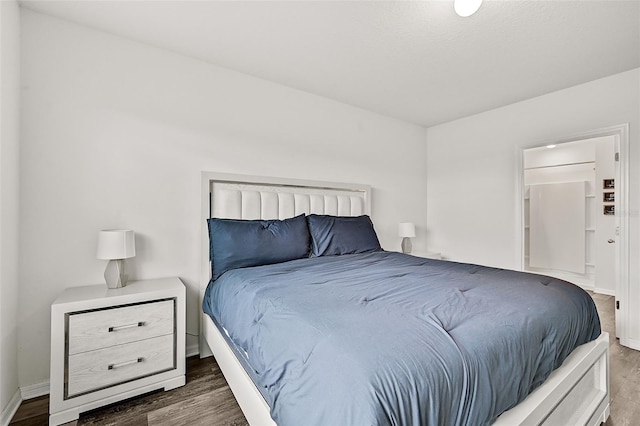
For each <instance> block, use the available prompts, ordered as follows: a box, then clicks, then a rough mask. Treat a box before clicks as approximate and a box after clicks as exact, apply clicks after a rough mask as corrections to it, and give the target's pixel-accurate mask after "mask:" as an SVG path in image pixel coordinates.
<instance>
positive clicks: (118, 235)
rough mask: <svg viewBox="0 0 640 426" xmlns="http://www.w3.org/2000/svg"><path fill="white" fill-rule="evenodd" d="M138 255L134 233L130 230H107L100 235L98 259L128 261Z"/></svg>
mask: <svg viewBox="0 0 640 426" xmlns="http://www.w3.org/2000/svg"><path fill="white" fill-rule="evenodd" d="M135 255H136V241H135V234H134V232H133V231H130V230H128V229H106V230H104V231H100V233H99V234H98V252H97V255H96V257H97V258H98V259H107V260H112V259H127V258H130V257H133V256H135Z"/></svg>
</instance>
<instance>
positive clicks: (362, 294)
mask: <svg viewBox="0 0 640 426" xmlns="http://www.w3.org/2000/svg"><path fill="white" fill-rule="evenodd" d="M203 308H204V310H205V312H207V313H208V314H209V315H211V316H212V317H213V318H214V320H215V321H216V322H217V323H218V324H220V325H222V326H223V327H224V328H225V329H226V330H227V332H228V334H229V337H230V339H231V340H232V341H233V342H234V343H235V344H236V345H237V346H238V347H239V348H240V353H242V356H244V357H245V360H244V361H246V362H247V363H248V365H250V366H251V370H252V371H251V375H252V377H253V379H254V381H255V382H256V384H257V386H258V387H259V388H260V389H261V391H262V392H263V395H264V396H265V398H266V400H267V402H268V403H269V406H270V407H271V415H272V417H273V419H274V420H275V421H276V423H277V424H278V425H281V426H285V425H292V426H301V425H327V426H334V425H335V426H339V425H345V426H347V425H484V424H490V423H492V422H493V421H495V419H496V417H497V416H499V415H500V414H501V413H502V412H504V411H506V410H508V409H509V408H511V407H513V406H515V405H516V404H517V403H518V402H520V401H522V400H523V399H524V398H525V397H526V396H527V395H528V394H529V393H530V392H531V391H532V390H533V389H535V388H536V387H537V386H539V385H540V384H541V383H542V382H543V381H544V380H545V379H546V378H547V376H548V375H549V374H550V373H551V371H552V370H554V369H555V368H557V367H559V366H560V365H561V364H562V361H563V360H564V359H565V357H566V356H567V355H569V353H570V352H571V351H572V350H573V349H574V348H575V347H577V346H579V345H581V344H583V343H586V342H589V341H590V340H593V339H595V338H597V337H598V336H599V335H600V321H599V318H598V314H597V312H596V309H595V306H594V304H593V301H592V300H591V298H590V297H589V295H588V294H587V293H585V292H584V291H583V290H581V289H580V288H578V287H576V286H574V285H573V284H570V283H567V282H564V281H561V280H557V279H554V278H550V277H546V276H541V275H534V274H525V273H521V272H515V271H509V270H503V269H496V268H488V267H483V266H478V265H470V264H462V263H455V262H445V261H439V260H429V259H421V258H417V257H413V256H408V255H403V254H399V253H390V252H377V253H369V254H355V255H344V256H327V257H319V258H310V259H300V260H294V261H290V262H286V263H281V264H276V265H269V266H260V267H253V268H245V269H237V270H233V271H229V272H226V273H225V274H224V275H223V276H222V277H220V278H219V279H218V280H216V281H214V282H212V283H210V285H209V287H208V289H207V293H206V296H205V298H204V302H203Z"/></svg>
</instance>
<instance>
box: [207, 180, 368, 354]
mask: <svg viewBox="0 0 640 426" xmlns="http://www.w3.org/2000/svg"><path fill="white" fill-rule="evenodd" d="M370 194H371V188H370V187H369V186H367V185H360V184H348V183H335V182H318V181H307V180H297V179H283V178H270V177H259V176H245V175H235V174H222V173H213V172H202V220H201V226H202V231H201V238H202V243H201V247H202V248H201V252H202V253H201V278H200V297H199V306H200V305H201V304H202V298H203V296H204V292H205V290H206V288H207V284H208V283H209V279H210V277H211V266H210V264H209V232H208V228H207V219H208V218H211V217H218V218H225V219H286V218H289V217H294V216H297V215H299V214H302V213H305V214H312V213H314V214H328V215H334V216H359V215H363V214H367V215H370V214H371V195H370ZM201 350H202V348H201Z"/></svg>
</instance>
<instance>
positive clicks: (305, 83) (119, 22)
mask: <svg viewBox="0 0 640 426" xmlns="http://www.w3.org/2000/svg"><path fill="white" fill-rule="evenodd" d="M20 4H21V6H22V7H26V8H29V9H32V10H35V11H39V12H42V13H46V14H49V15H52V16H56V17H60V18H63V19H67V20H70V21H73V22H77V23H80V24H83V25H86V26H89V27H94V28H97V29H100V30H103V31H106V32H109V33H112V34H116V35H120V36H123V37H127V38H130V39H133V40H137V41H140V42H144V43H148V44H150V45H154V46H157V47H162V48H165V49H169V50H171V51H174V52H178V53H181V54H184V55H188V56H190V57H194V58H199V59H201V60H203V61H206V62H209V63H212V64H215V65H219V66H222V67H226V68H229V69H232V70H236V71H239V72H242V73H246V74H250V75H252V76H255V77H259V78H263V79H265V80H270V81H273V82H276V83H280V84H283V85H285V86H289V87H293V88H296V89H299V90H303V91H305V92H310V93H314V94H317V95H320V96H324V97H327V98H331V99H335V100H337V101H340V102H344V103H347V104H351V105H355V106H358V107H361V108H365V109H368V110H371V111H374V112H377V113H380V114H383V115H386V116H391V117H395V118H398V119H400V120H404V121H408V122H412V123H416V124H419V125H422V126H425V127H429V126H433V125H435V124H439V123H443V122H447V121H451V120H455V119H457V118H461V117H465V116H468V115H472V114H475V113H479V112H482V111H486V110H489V109H493V108H496V107H500V106H504V105H508V104H511V103H514V102H518V101H521V100H524V99H528V98H532V97H535V96H539V95H543V94H545V93H549V92H552V91H555V90H559V89H563V88H566V87H570V86H574V85H577V84H581V83H584V82H587V81H591V80H595V79H598V78H601V77H605V76H608V75H612V74H615V73H619V72H623V71H627V70H630V69H633V68H637V67H640V0H637V1H636V0H626V1H611V0H607V1H593V0H582V1H563V0H547V1H539V0H538V1H518V0H509V1H497V0H494V1H491V0H488V1H487V0H485V3H484V4H483V5H482V7H481V8H480V10H479V11H478V12H477V13H476V14H475V15H473V16H472V17H470V18H460V17H458V16H457V15H455V13H454V11H453V4H452V1H254V2H249V1H203V0H200V1H178V0H174V1H166V0H165V1H149V0H147V1H141V0H136V1H126V0H111V1H95V0H75V1H59V0H50V1H42V0H40V1H36V0H22V1H21V2H20Z"/></svg>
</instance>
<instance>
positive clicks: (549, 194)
mask: <svg viewBox="0 0 640 426" xmlns="http://www.w3.org/2000/svg"><path fill="white" fill-rule="evenodd" d="M626 130H627V128H626V127H624V126H621V127H618V128H613V129H607V130H605V131H600V132H593V133H592V134H587V135H584V136H583V137H577V138H572V139H569V140H564V141H559V142H557V143H546V144H543V145H538V146H534V147H531V148H527V149H524V150H522V157H521V164H520V167H521V169H520V170H521V179H522V180H521V182H522V185H521V186H522V188H521V203H522V204H521V206H522V237H523V238H522V242H523V244H522V246H523V250H522V253H523V262H522V264H523V269H524V270H526V271H529V272H534V273H541V274H545V275H550V276H554V277H557V278H560V279H564V280H567V281H570V282H573V283H574V284H577V285H579V286H580V287H583V288H584V289H586V290H590V291H593V292H595V293H601V294H606V295H612V296H615V298H616V307H617V309H616V312H615V314H616V315H615V318H616V337H620V339H621V343H622V344H625V341H624V338H623V336H624V324H625V320H624V318H625V313H626V312H625V310H624V301H626V300H628V272H627V269H628V247H627V244H628V236H627V235H626V232H628V226H627V222H628V219H626V220H625V218H627V217H628V215H627V214H626V213H625V211H626V195H627V194H626V192H625V187H626V180H627V175H628V171H627V170H626V163H625V162H624V161H620V160H621V159H622V158H623V157H622V156H621V151H624V153H625V154H626V152H627V147H626V141H627V140H626V133H625V132H626ZM623 137H624V141H625V144H624V145H625V146H624V147H621V140H622V139H623ZM621 148H623V149H621ZM627 346H628V345H627Z"/></svg>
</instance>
